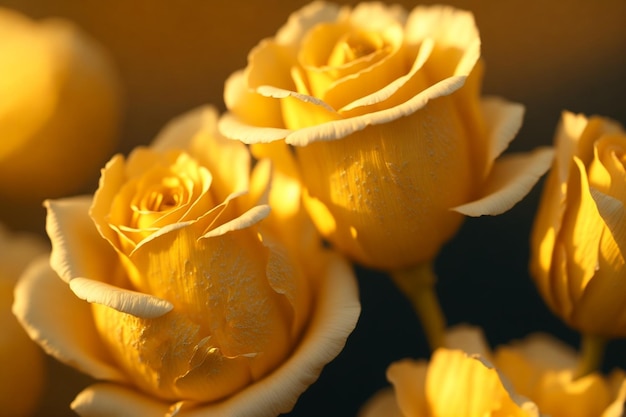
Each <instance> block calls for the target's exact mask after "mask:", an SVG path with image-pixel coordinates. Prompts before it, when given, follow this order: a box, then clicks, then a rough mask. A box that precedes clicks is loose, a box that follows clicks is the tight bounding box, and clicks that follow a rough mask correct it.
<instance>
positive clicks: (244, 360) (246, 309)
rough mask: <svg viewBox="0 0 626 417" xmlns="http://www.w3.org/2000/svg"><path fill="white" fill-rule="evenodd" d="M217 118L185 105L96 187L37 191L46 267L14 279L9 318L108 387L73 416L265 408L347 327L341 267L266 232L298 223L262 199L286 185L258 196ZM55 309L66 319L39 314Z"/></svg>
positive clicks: (264, 175) (329, 354) (269, 410)
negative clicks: (45, 194) (43, 199)
mask: <svg viewBox="0 0 626 417" xmlns="http://www.w3.org/2000/svg"><path fill="white" fill-rule="evenodd" d="M216 121H217V114H216V112H215V111H214V109H212V108H208V107H205V108H200V109H197V110H194V111H192V112H190V113H188V114H186V115H183V116H181V117H180V118H178V119H176V120H174V121H173V122H172V123H171V124H169V125H168V126H166V128H165V129H164V130H163V131H162V133H161V134H160V135H159V137H158V138H157V139H156V140H155V142H154V143H153V144H152V145H151V146H150V147H148V148H137V149H135V150H134V151H133V152H132V153H131V154H130V156H129V157H128V158H127V159H126V158H124V157H122V156H119V155H118V156H115V157H114V158H113V159H111V161H109V163H108V164H107V165H106V167H105V168H104V169H103V170H102V176H101V179H100V185H99V188H98V190H97V191H96V193H95V194H94V196H93V197H92V196H85V197H77V198H68V199H63V200H56V201H48V202H47V207H48V220H47V229H48V233H49V236H50V238H51V241H52V248H53V249H52V256H51V266H52V268H53V269H54V271H52V270H51V269H50V267H49V266H48V265H47V264H46V263H43V264H41V265H40V266H39V269H37V270H35V271H33V272H32V273H31V274H30V275H29V276H26V277H24V279H23V280H22V281H21V283H20V286H19V287H18V290H17V301H18V303H17V307H16V314H17V315H18V317H20V319H21V320H22V322H23V323H24V326H25V327H26V328H27V329H29V331H30V334H31V337H33V338H35V339H36V340H38V341H39V342H40V343H41V344H42V345H43V346H44V347H46V348H47V350H48V352H49V353H51V354H53V355H55V356H56V357H57V358H59V359H60V360H62V361H64V362H67V363H70V364H73V365H75V366H77V367H78V368H79V369H81V370H83V371H85V372H87V373H89V374H90V375H92V376H94V377H95V378H97V379H104V380H107V381H111V382H112V383H104V384H97V385H94V386H92V387H89V388H87V389H86V390H85V391H83V392H82V393H81V394H79V396H78V397H77V398H76V400H75V401H74V403H73V404H72V407H73V408H74V409H75V410H76V411H77V412H78V413H79V414H84V415H94V414H97V415H117V414H118V413H120V412H121V410H124V413H125V415H144V416H149V415H164V414H165V413H166V412H168V410H169V412H172V413H174V412H176V413H178V414H176V415H177V416H200V415H242V416H243V415H258V416H276V415H278V414H280V413H284V412H287V411H289V410H290V409H291V408H292V407H293V405H294V404H295V402H296V400H297V398H298V396H299V395H300V394H301V393H302V392H303V391H304V390H305V389H306V388H307V387H308V385H310V384H311V383H312V382H313V381H315V379H316V378H317V376H318V375H319V372H320V371H321V368H322V367H323V366H324V365H325V364H326V363H328V362H329V361H330V360H332V359H333V358H334V357H335V356H336V355H337V354H338V353H339V351H340V350H341V349H342V347H343V344H344V343H345V340H346V338H347V336H348V335H349V334H350V332H351V331H352V329H353V328H354V326H355V324H356V320H357V318H358V315H359V312H360V306H359V301H358V291H357V286H356V282H355V279H354V276H353V273H352V271H351V269H350V267H349V265H348V264H347V262H345V261H344V260H343V259H342V258H340V257H339V256H338V255H336V254H334V253H331V252H328V251H325V250H323V249H322V246H321V242H320V240H319V239H318V240H317V245H316V246H312V245H310V243H311V241H310V240H289V239H284V236H283V234H281V233H278V232H277V230H278V229H279V226H280V227H283V228H287V229H292V228H294V229H296V230H297V229H299V228H300V225H299V224H297V222H298V221H299V219H300V218H299V217H298V216H297V215H295V214H294V213H293V212H292V211H290V210H282V209H281V208H278V209H277V210H276V213H272V214H270V206H269V205H268V204H267V202H268V201H269V202H280V201H284V204H286V205H288V206H292V203H291V202H290V200H291V198H292V197H290V196H291V195H293V193H292V192H291V191H289V190H288V189H285V188H281V183H277V184H274V185H275V186H276V187H275V188H273V189H272V191H271V193H269V185H270V181H271V164H270V163H269V161H267V160H261V161H258V162H257V163H256V165H255V168H254V170H253V172H252V173H250V165H251V160H250V154H249V152H248V150H247V149H246V147H245V145H243V144H242V143H239V142H236V141H230V140H227V139H225V138H223V137H221V136H219V135H218V134H217V132H216V130H215V124H216ZM268 193H269V194H268ZM296 197H297V194H296ZM300 245H302V246H300ZM305 245H309V246H307V247H306V248H305ZM305 249H306V251H305ZM305 256H306V257H308V258H309V259H314V260H315V263H313V262H312V261H311V260H309V261H305ZM57 274H58V276H60V277H61V278H62V280H63V281H65V282H66V283H67V284H69V285H64V284H63V282H62V281H61V280H60V279H58V277H57ZM68 287H69V288H68ZM70 290H71V291H70ZM72 292H73V294H72ZM76 296H77V297H76ZM47 300H54V301H47ZM82 300H86V301H87V302H89V303H91V306H90V305H89V304H88V303H85V302H84V301H82ZM60 305H63V306H67V307H64V308H66V309H67V311H71V314H69V313H68V314H67V315H68V316H70V315H71V317H67V322H64V323H60V321H59V318H58V317H57V318H55V319H51V318H49V316H50V314H49V312H50V311H51V310H55V311H56V310H57V309H58V308H59V307H58V306H60ZM63 321H65V320H63ZM94 324H95V326H94ZM68 329H72V330H71V331H70V330H68ZM76 329H79V330H76Z"/></svg>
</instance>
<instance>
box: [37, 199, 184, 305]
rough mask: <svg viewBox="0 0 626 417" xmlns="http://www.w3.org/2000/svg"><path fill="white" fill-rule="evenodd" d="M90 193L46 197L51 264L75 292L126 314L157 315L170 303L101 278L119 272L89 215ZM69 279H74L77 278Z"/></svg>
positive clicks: (116, 261) (109, 279)
mask: <svg viewBox="0 0 626 417" xmlns="http://www.w3.org/2000/svg"><path fill="white" fill-rule="evenodd" d="M90 204H91V199H90V198H89V197H74V198H67V199H62V200H47V201H46V202H45V206H46V207H47V208H48V216H47V217H46V230H47V231H48V235H49V236H50V240H51V242H52V253H51V255H50V265H51V266H52V268H53V269H54V270H55V272H56V273H57V274H59V276H60V277H61V278H62V279H63V280H64V281H66V282H68V283H69V284H70V288H71V289H72V291H74V292H75V294H76V295H77V296H78V297H79V298H81V299H83V300H87V301H89V302H97V303H100V304H104V305H107V306H109V307H111V308H115V309H119V311H124V312H126V313H129V314H133V315H136V316H138V317H142V316H143V315H147V316H146V317H150V316H155V315H156V316H159V315H162V314H165V313H167V312H168V311H169V310H171V308H172V305H171V304H170V303H169V302H167V301H165V300H161V299H159V298H156V297H152V296H150V295H146V294H141V293H137V292H134V291H128V290H124V289H122V288H117V287H114V286H112V285H108V284H105V283H104V282H114V281H115V279H114V278H116V277H117V275H118V271H117V270H116V267H117V265H118V262H119V261H118V257H117V255H116V253H115V251H114V250H113V249H112V248H111V247H110V246H109V245H108V243H107V241H106V240H105V239H102V237H101V236H100V235H99V234H98V232H97V231H96V228H95V226H94V224H93V222H92V221H91V219H90V218H89V216H88V214H87V213H88V208H89V206H90ZM77 279H78V281H76V282H75V283H72V282H73V281H74V280H77Z"/></svg>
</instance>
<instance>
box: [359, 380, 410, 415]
mask: <svg viewBox="0 0 626 417" xmlns="http://www.w3.org/2000/svg"><path fill="white" fill-rule="evenodd" d="M358 417H405V415H404V414H402V411H400V408H399V407H398V402H397V401H396V395H395V393H394V391H393V388H390V387H388V388H383V389H382V390H380V391H378V392H377V393H376V394H374V396H373V397H372V398H370V399H369V400H367V402H366V403H365V405H364V406H363V407H362V408H361V410H360V411H359V414H358Z"/></svg>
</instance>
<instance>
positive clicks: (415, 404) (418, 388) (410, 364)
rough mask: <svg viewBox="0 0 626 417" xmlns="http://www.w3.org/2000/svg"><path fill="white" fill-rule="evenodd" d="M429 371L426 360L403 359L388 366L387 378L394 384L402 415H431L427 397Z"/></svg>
mask: <svg viewBox="0 0 626 417" xmlns="http://www.w3.org/2000/svg"><path fill="white" fill-rule="evenodd" d="M427 373H428V363H427V362H426V361H425V360H421V361H415V360H412V359H402V360H400V361H397V362H394V363H392V364H391V365H389V367H388V368H387V380H388V381H389V382H391V384H392V385H393V388H394V390H395V392H396V401H397V402H398V408H399V409H400V410H402V415H404V416H427V415H430V413H429V408H430V407H429V398H426V375H427Z"/></svg>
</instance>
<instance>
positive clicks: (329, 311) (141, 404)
mask: <svg viewBox="0 0 626 417" xmlns="http://www.w3.org/2000/svg"><path fill="white" fill-rule="evenodd" d="M324 260H325V261H327V265H326V270H325V271H323V272H322V273H321V274H319V275H318V274H315V276H319V277H320V278H319V279H320V282H319V287H318V288H319V290H320V292H319V293H318V294H317V298H316V299H317V301H318V304H317V305H316V306H315V312H314V316H313V317H312V320H311V323H310V326H309V328H308V329H307V331H306V333H305V335H304V337H303V338H302V342H301V344H300V345H299V346H298V347H297V349H296V350H295V351H294V353H293V355H292V356H291V357H289V359H288V360H287V361H286V362H284V363H283V364H282V366H280V367H279V368H278V369H277V370H276V371H274V372H273V373H271V374H269V375H268V376H267V377H265V378H263V379H262V380H260V381H258V382H256V383H254V384H253V385H250V386H249V387H247V388H245V389H244V390H242V391H240V392H238V393H237V394H235V395H233V396H232V397H230V398H227V399H225V400H224V401H221V402H217V403H211V404H207V405H200V406H198V407H197V408H191V407H189V408H186V407H182V408H181V409H180V411H179V412H178V413H177V414H175V415H176V416H177V417H208V416H210V417H249V416H252V415H253V416H255V417H274V416H276V415H278V414H281V413H286V412H289V411H290V410H291V409H292V408H293V406H294V404H295V403H296V401H297V399H298V397H299V396H300V394H302V392H304V391H305V390H306V388H307V387H308V386H309V385H310V384H312V383H313V382H314V381H315V380H316V379H317V377H318V376H319V374H320V372H321V371H322V368H323V367H324V366H325V365H326V364H327V363H328V362H330V361H331V360H332V359H333V358H334V357H335V356H336V355H337V354H338V353H339V352H340V351H341V349H342V348H343V346H344V343H345V341H346V338H347V337H348V335H349V334H350V333H351V332H352V330H353V329H354V326H355V325H356V321H357V319H358V316H359V313H360V310H361V308H360V304H359V296H358V288H357V285H356V281H355V278H354V275H353V272H352V271H351V269H350V266H349V265H348V264H347V263H346V262H345V261H344V260H343V259H341V258H339V257H338V256H337V255H335V254H327V258H325V259H324ZM114 399H119V400H120V401H122V402H126V401H128V404H126V407H128V408H127V409H129V410H137V411H140V413H139V414H120V415H121V416H126V415H133V416H134V415H142V416H146V417H151V416H154V417H157V416H158V417H161V416H162V415H163V410H165V408H162V407H160V406H159V404H158V403H156V402H153V401H151V400H148V399H147V398H146V397H144V396H142V395H135V394H132V393H128V392H127V391H125V390H122V389H117V388H110V387H107V386H102V385H96V386H93V387H92V388H90V389H88V390H87V391H85V392H84V393H82V394H80V395H79V396H78V398H77V399H76V401H75V403H74V405H73V407H74V408H75V409H76V410H77V411H78V412H79V414H81V415H84V416H107V417H108V416H110V415H111V414H107V413H111V412H113V411H115V410H117V408H115V407H116V405H114V404H110V402H114V401H113V400H114ZM109 407H113V408H109ZM120 410H121V409H120Z"/></svg>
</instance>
